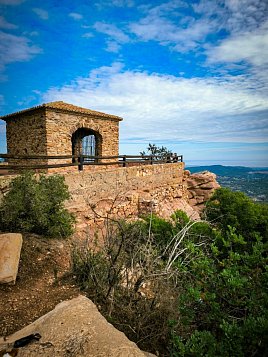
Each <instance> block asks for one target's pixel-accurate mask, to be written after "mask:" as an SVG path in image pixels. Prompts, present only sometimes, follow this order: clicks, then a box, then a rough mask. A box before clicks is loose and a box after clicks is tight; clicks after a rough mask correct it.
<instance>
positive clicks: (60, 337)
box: [0, 296, 154, 357]
mask: <svg viewBox="0 0 268 357" xmlns="http://www.w3.org/2000/svg"><path fill="white" fill-rule="evenodd" d="M36 333H39V334H40V335H41V338H40V339H39V341H33V342H31V343H30V344H28V345H26V346H24V347H22V348H18V355H17V357H21V356H31V357H35V356H36V357H37V356H38V357H39V356H42V357H52V356H57V357H66V356H70V357H71V356H77V357H78V356H79V357H87V356H91V357H103V356H110V357H145V356H146V354H145V353H144V352H143V351H141V350H140V349H139V348H138V347H137V345H136V344H135V343H133V342H131V341H129V340H128V338H127V337H126V336H125V335H124V334H123V333H122V332H120V331H118V330H116V329H115V328H114V327H113V326H112V325H111V324H109V323H108V322H107V321H106V320H105V318H104V317H103V316H102V315H101V314H100V313H99V311H98V309H97V307H96V306H95V305H94V304H93V302H92V301H90V300H89V299H87V298H86V297H85V296H78V297H77V298H74V299H72V300H69V301H64V302H62V303H60V304H58V305H57V306H56V307H55V309H54V310H52V311H50V312H49V313H47V314H46V315H44V316H42V317H40V318H39V319H38V320H36V321H35V322H33V323H32V324H30V325H29V326H26V327H24V328H23V329H22V330H20V331H18V332H16V333H15V334H13V335H12V336H10V337H8V338H7V339H6V340H4V339H2V340H1V338H0V351H1V349H2V350H4V349H6V347H5V346H6V345H9V346H10V345H12V343H14V341H16V340H18V339H20V338H22V337H25V336H28V335H31V334H36ZM147 356H154V355H151V354H149V355H147Z"/></svg>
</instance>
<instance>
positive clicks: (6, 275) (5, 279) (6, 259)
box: [0, 233, 22, 284]
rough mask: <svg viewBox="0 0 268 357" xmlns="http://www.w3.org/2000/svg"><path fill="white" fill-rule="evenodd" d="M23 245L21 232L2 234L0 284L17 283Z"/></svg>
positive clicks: (0, 235)
mask: <svg viewBox="0 0 268 357" xmlns="http://www.w3.org/2000/svg"><path fill="white" fill-rule="evenodd" d="M21 246H22V235H21V234H19V233H6V234H0V284H4V283H9V284H15V281H16V278H17V273H18V267H19V261H20V251H21Z"/></svg>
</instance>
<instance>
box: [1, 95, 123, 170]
mask: <svg viewBox="0 0 268 357" xmlns="http://www.w3.org/2000/svg"><path fill="white" fill-rule="evenodd" d="M1 119H3V120H5V121H6V124H7V130H6V132H7V134H6V135H7V153H8V154H10V155H45V156H58V155H79V154H84V155H92V156H117V155H118V144H119V121H121V120H122V118H120V117H118V116H115V115H110V114H105V113H101V112H97V111H94V110H90V109H86V108H81V107H78V106H75V105H72V104H68V103H64V102H62V101H58V102H50V103H45V104H42V105H39V106H36V107H33V108H30V109H25V110H22V111H19V112H16V113H12V114H8V115H5V116H2V117H1ZM70 160H72V159H69V160H66V159H57V160H47V159H42V161H40V159H39V160H38V161H35V160H31V161H29V160H28V161H25V162H23V161H22V160H10V159H9V163H12V164H14V163H16V164H17V163H19V164H22V163H23V164H26V162H27V164H29V162H30V164H33V163H34V164H37V163H39V164H40V163H42V164H55V163H64V162H65V163H68V162H69V163H70ZM73 160H74V159H73Z"/></svg>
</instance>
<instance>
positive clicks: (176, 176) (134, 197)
mask: <svg viewBox="0 0 268 357" xmlns="http://www.w3.org/2000/svg"><path fill="white" fill-rule="evenodd" d="M64 176H65V181H66V183H67V185H68V186H69V191H70V193H71V198H70V200H69V201H68V202H67V203H66V208H67V209H69V210H70V211H72V212H73V213H74V214H75V216H76V218H77V226H76V231H77V232H78V234H79V235H82V236H84V234H85V233H86V232H87V231H88V230H90V229H91V228H92V227H95V228H96V227H97V226H98V224H99V226H100V227H102V225H103V221H104V218H105V217H107V214H108V216H109V217H110V218H115V219H118V218H130V219H136V218H137V217H138V216H139V215H141V214H145V213H150V212H153V213H156V214H158V215H160V216H162V217H165V218H169V217H170V215H171V214H172V213H173V212H174V211H175V210H177V209H181V210H183V211H185V212H186V213H187V214H188V215H189V216H190V217H191V218H192V219H197V218H199V213H200V211H201V210H202V208H203V207H204V203H205V202H206V201H207V200H208V199H209V197H210V196H211V195H212V193H213V192H214V190H215V189H216V188H218V187H219V184H218V183H217V181H216V177H215V175H214V174H212V173H210V172H204V173H200V174H193V175H191V174H190V172H189V171H184V164H183V163H172V164H159V165H143V166H133V167H125V168H123V167H121V168H109V167H108V168H105V169H103V170H96V171H95V170H92V171H80V172H79V171H75V172H66V173H64ZM11 179H12V176H3V177H1V176H0V201H1V196H2V197H3V195H4V194H5V193H6V192H7V191H8V184H9V182H10V180H11Z"/></svg>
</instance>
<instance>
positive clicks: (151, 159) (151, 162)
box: [150, 156, 153, 165]
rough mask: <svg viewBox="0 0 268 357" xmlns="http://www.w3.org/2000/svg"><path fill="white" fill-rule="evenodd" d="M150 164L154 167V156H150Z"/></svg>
mask: <svg viewBox="0 0 268 357" xmlns="http://www.w3.org/2000/svg"><path fill="white" fill-rule="evenodd" d="M150 164H151V165H153V156H150Z"/></svg>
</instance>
